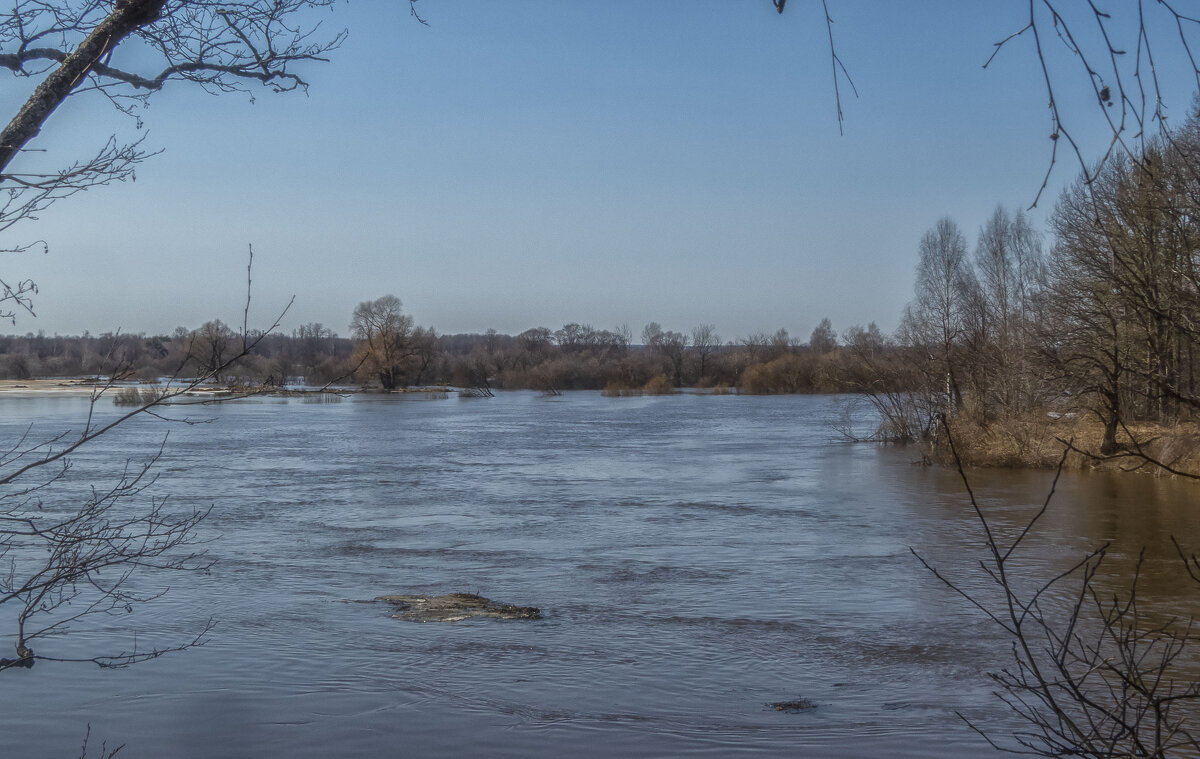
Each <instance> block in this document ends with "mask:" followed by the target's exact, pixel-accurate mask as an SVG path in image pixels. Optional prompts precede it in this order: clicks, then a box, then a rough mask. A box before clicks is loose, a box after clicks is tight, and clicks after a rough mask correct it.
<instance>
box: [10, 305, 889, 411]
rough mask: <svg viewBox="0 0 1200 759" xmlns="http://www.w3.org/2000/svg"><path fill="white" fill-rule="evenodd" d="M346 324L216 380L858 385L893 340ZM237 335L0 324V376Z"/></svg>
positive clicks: (394, 316) (208, 356) (178, 360)
mask: <svg viewBox="0 0 1200 759" xmlns="http://www.w3.org/2000/svg"><path fill="white" fill-rule="evenodd" d="M354 319H355V328H353V329H352V334H353V337H341V336H339V335H338V334H337V333H336V332H334V331H333V330H331V329H329V328H327V327H325V326H324V325H322V324H317V323H312V324H305V325H303V326H301V327H299V328H298V329H296V330H294V331H293V332H292V333H291V334H290V335H289V334H283V333H274V334H266V335H262V334H255V333H253V332H252V333H251V334H250V335H249V338H250V340H251V342H254V345H253V347H252V348H251V350H250V354H249V355H248V356H247V357H245V358H243V359H241V360H239V361H237V362H235V363H234V364H233V366H232V367H231V368H230V369H228V370H227V371H226V372H225V373H224V374H223V376H221V377H220V379H221V381H224V382H227V383H230V384H236V385H285V384H305V385H309V386H322V385H326V384H328V383H334V384H338V385H350V384H356V385H361V386H363V387H375V388H379V389H386V390H399V389H403V388H405V387H414V386H426V385H452V386H457V387H490V388H495V389H532V390H539V391H543V392H556V391H563V390H603V389H605V388H608V389H609V390H610V391H616V390H620V391H633V390H642V389H644V388H645V387H646V386H647V385H652V386H653V387H657V388H658V389H659V390H663V389H665V390H668V391H669V390H671V389H674V388H679V387H699V388H714V387H715V388H725V389H729V390H731V391H740V392H747V393H763V394H766V393H814V392H856V391H857V390H858V389H859V383H858V379H859V378H856V377H855V375H854V371H853V369H852V367H851V366H850V365H851V364H852V363H853V357H854V356H855V355H856V353H857V352H858V351H860V350H868V351H870V352H871V353H873V354H875V353H878V354H880V355H882V354H887V353H892V352H895V346H892V345H890V341H889V340H888V338H886V337H885V336H884V335H883V334H882V333H881V332H880V330H879V328H878V327H876V326H875V325H874V324H871V325H869V326H868V327H866V328H862V327H853V328H851V329H849V330H846V331H845V333H844V334H843V335H841V336H839V335H837V334H836V333H835V332H834V330H833V327H832V325H831V324H830V322H829V320H828V319H826V320H824V321H822V322H821V324H820V325H819V326H818V327H817V328H816V329H814V330H813V332H812V335H811V336H810V337H809V339H808V340H807V341H806V340H803V339H798V338H795V337H793V336H791V335H789V334H788V332H787V330H784V329H780V330H778V331H776V332H774V333H769V334H768V333H757V334H752V335H749V336H748V337H744V338H740V339H737V340H732V341H722V339H721V337H720V335H719V334H718V333H717V331H716V330H715V328H714V327H713V326H712V325H707V324H704V325H700V326H698V327H696V328H694V329H692V330H690V331H689V332H686V333H684V332H676V331H673V330H664V329H663V328H662V327H661V326H660V325H658V324H656V323H651V324H648V325H646V327H645V328H644V329H643V330H642V333H641V335H639V338H640V341H635V339H634V337H633V335H632V334H631V333H630V331H629V330H628V329H616V330H604V329H595V328H593V327H592V326H590V325H586V324H567V325H564V326H563V327H561V328H560V329H557V330H551V329H549V328H546V327H535V328H532V329H528V330H526V331H524V332H522V333H520V334H518V335H507V334H500V333H498V332H496V331H495V330H489V331H487V332H486V333H473V334H454V335H440V334H438V333H437V332H436V330H434V329H433V328H429V327H421V326H417V325H415V323H414V321H413V319H412V317H411V316H409V315H408V314H406V313H404V311H403V309H402V307H401V304H400V301H399V299H397V298H395V297H393V296H384V297H382V298H379V299H378V300H375V301H370V302H365V303H362V304H360V305H359V306H358V308H356V309H355V312H354ZM242 339H243V336H242V335H241V334H240V332H239V331H237V330H235V329H233V328H231V327H229V326H228V325H226V324H225V323H223V322H221V321H220V320H213V321H210V322H206V323H205V324H203V325H201V326H200V327H198V328H195V329H188V328H186V327H178V328H176V329H175V330H174V332H172V333H171V334H169V335H145V334H119V333H102V334H99V335H91V334H84V335H82V336H59V335H55V336H47V335H44V334H40V333H39V334H33V333H30V334H26V335H0V379H10V380H20V379H34V378H49V377H79V376H106V377H107V376H112V375H121V376H123V377H126V378H128V379H136V380H144V381H154V380H157V379H158V378H162V377H172V376H195V375H201V374H205V373H206V372H208V371H210V370H211V369H212V368H214V367H218V366H221V365H223V364H224V363H226V362H227V361H228V358H229V357H230V356H232V355H234V354H236V353H237V352H239V351H240V350H241V347H242Z"/></svg>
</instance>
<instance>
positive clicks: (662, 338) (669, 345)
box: [642, 322, 688, 387]
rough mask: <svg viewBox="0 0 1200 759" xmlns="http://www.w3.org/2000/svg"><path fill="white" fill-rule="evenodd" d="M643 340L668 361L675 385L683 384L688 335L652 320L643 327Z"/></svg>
mask: <svg viewBox="0 0 1200 759" xmlns="http://www.w3.org/2000/svg"><path fill="white" fill-rule="evenodd" d="M642 341H643V343H644V344H645V345H646V346H647V347H648V348H650V350H651V351H653V352H654V353H655V354H656V355H658V356H660V357H662V358H663V359H664V360H665V361H666V362H667V364H668V366H669V367H670V371H671V377H672V382H673V383H674V386H675V387H679V386H681V385H682V384H683V357H684V355H685V352H686V351H687V346H688V336H687V335H685V334H683V333H682V332H675V331H674V330H669V329H668V330H664V329H663V328H662V325H660V324H659V323H658V322H650V323H649V324H647V325H646V326H645V328H643V329H642Z"/></svg>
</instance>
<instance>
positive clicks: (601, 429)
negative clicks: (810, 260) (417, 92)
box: [0, 393, 1200, 759]
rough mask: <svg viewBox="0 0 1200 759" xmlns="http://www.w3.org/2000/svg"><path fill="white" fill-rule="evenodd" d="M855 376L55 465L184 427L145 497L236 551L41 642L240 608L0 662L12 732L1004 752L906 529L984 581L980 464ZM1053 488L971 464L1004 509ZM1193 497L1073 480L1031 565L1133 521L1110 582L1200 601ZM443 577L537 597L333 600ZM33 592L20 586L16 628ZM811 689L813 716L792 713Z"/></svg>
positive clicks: (268, 415)
mask: <svg viewBox="0 0 1200 759" xmlns="http://www.w3.org/2000/svg"><path fill="white" fill-rule="evenodd" d="M844 400H845V399H838V398H834V397H827V396H808V397H738V396H718V397H703V396H692V395H681V396H674V397H654V398H603V397H601V396H600V395H599V394H598V393H567V394H565V395H564V396H562V397H557V398H542V397H539V396H537V395H536V394H532V393H501V394H499V395H498V397H496V398H493V399H477V400H458V399H455V398H453V397H451V398H450V399H448V400H430V401H420V400H397V399H392V398H383V397H370V396H359V397H355V398H352V399H348V400H345V401H343V402H341V403H326V404H312V403H303V402H301V401H299V400H297V399H258V400H253V401H245V402H238V403H233V404H228V405H224V406H218V407H191V408H189V409H186V411H184V410H180V412H179V414H178V415H180V416H182V415H185V414H186V416H188V417H190V418H192V420H193V421H201V422H203V423H201V424H194V425H185V424H178V423H176V424H164V423H162V422H153V423H138V424H135V425H130V426H128V427H126V428H124V429H122V430H120V431H118V432H117V433H114V434H113V435H110V436H108V437H107V438H105V439H103V440H102V441H100V443H99V444H98V445H97V446H96V447H95V448H94V449H92V450H91V451H89V452H87V453H85V454H83V455H80V456H78V457H76V461H75V464H74V467H73V469H72V473H71V480H70V481H69V482H68V483H65V486H66V487H69V488H79V487H83V486H84V485H86V484H87V483H89V482H95V481H103V477H104V474H105V473H106V472H111V471H112V470H113V467H114V466H117V465H119V464H120V463H121V462H123V461H124V460H125V459H126V458H128V457H133V458H135V459H136V458H139V457H144V456H145V455H146V454H147V452H148V451H149V450H150V449H152V448H155V447H157V443H158V442H159V441H160V440H161V436H162V435H163V434H164V433H166V432H169V433H170V435H169V440H168V442H167V447H166V454H165V455H164V457H163V460H162V461H161V462H160V463H159V466H158V471H159V472H160V480H159V482H158V483H157V484H156V485H155V489H154V492H155V493H157V494H159V495H168V494H169V495H170V503H171V504H172V505H173V506H174V507H176V508H180V509H189V508H192V507H193V506H196V507H206V506H208V505H211V506H212V507H213V511H212V514H211V516H210V518H209V519H208V520H207V521H206V522H205V524H204V527H203V534H204V537H206V538H209V539H211V543H210V544H209V550H210V551H211V553H212V555H213V556H214V557H215V558H216V559H218V563H217V564H216V565H215V566H214V568H213V569H212V571H211V572H209V573H207V574H192V575H182V576H175V577H170V578H165V579H166V580H167V581H169V583H170V585H171V589H170V592H169V593H168V594H167V595H166V596H165V597H163V598H161V599H159V600H157V601H155V602H153V603H150V604H146V605H144V606H141V607H139V608H137V609H135V610H134V612H133V613H131V614H123V615H121V616H119V617H113V618H104V619H100V620H92V621H90V622H87V623H82V624H80V625H77V626H76V628H75V629H74V630H72V632H71V633H70V634H69V635H67V636H64V637H61V638H56V639H53V640H48V641H43V642H42V643H41V644H40V648H39V652H40V653H46V654H52V655H59V656H79V655H84V654H86V655H92V654H94V653H96V652H99V651H113V650H122V649H126V648H128V647H130V646H131V645H133V638H132V635H133V634H134V633H136V635H137V645H138V646H139V647H140V648H142V649H145V648H147V647H152V646H154V645H165V644H170V643H175V642H178V641H180V640H184V639H186V636H187V634H188V632H189V631H193V630H195V629H197V628H199V627H200V626H201V625H203V623H204V621H205V620H207V619H209V618H212V619H215V620H216V621H217V627H216V628H215V629H214V630H213V632H212V634H211V636H210V638H209V641H208V643H207V644H206V645H204V646H203V647H201V648H196V649H192V650H190V651H187V652H185V653H182V654H176V655H172V656H167V657H163V658H161V659H157V660H154V661H151V662H147V663H143V664H139V665H137V666H135V667H132V668H129V669H125V670H101V669H98V668H95V667H92V666H89V665H83V664H59V663H52V662H40V663H38V664H37V665H36V666H35V667H34V668H33V669H31V670H9V671H5V672H2V673H0V678H3V680H4V685H5V687H4V688H3V690H2V691H0V756H4V757H10V756H11V757H65V756H78V755H79V745H80V743H81V741H82V739H83V736H84V733H85V731H86V730H87V726H88V725H89V724H90V725H91V735H92V746H93V751H96V750H98V748H99V741H101V740H103V741H106V742H107V743H108V745H109V747H110V748H111V747H112V746H113V745H116V744H121V743H124V744H126V748H125V749H124V750H123V751H122V752H121V754H120V756H121V757H123V758H124V757H163V756H171V757H203V758H204V759H213V758H214V757H247V756H267V755H271V756H289V757H327V756H513V757H519V756H546V757H550V756H564V755H570V756H582V757H587V756H597V757H599V756H647V757H650V756H713V757H725V756H737V755H750V754H754V755H777V756H812V757H835V758H836V757H862V756H898V757H904V756H910V757H946V758H949V757H960V756H964V755H971V756H990V755H993V754H995V752H993V751H992V750H991V749H989V748H988V747H987V745H986V744H985V743H983V741H982V740H981V739H980V738H979V737H978V736H976V735H975V734H974V733H973V732H971V731H970V730H969V729H968V728H967V727H966V726H965V725H964V724H963V723H962V722H961V721H960V719H959V718H958V717H957V716H956V712H962V713H964V714H966V715H968V716H970V717H971V718H972V719H975V720H977V721H979V722H980V723H981V724H983V725H985V726H988V727H989V728H990V729H992V730H994V731H995V732H996V733H997V735H1003V734H1005V733H1006V732H1008V731H1011V729H1012V728H1013V727H1014V726H1015V723H1014V722H1013V720H1012V718H1011V716H1010V715H1009V714H1008V713H1007V712H1006V710H1005V709H1004V707H1003V706H1002V705H1000V704H998V702H997V701H996V700H995V698H994V697H993V696H992V695H991V692H990V685H989V683H988V681H987V679H986V672H987V671H988V670H989V669H995V668H996V667H998V666H1002V665H1003V664H1004V663H1005V662H1006V658H1005V651H1006V643H1005V641H1004V639H1003V638H1002V637H1001V636H1000V635H999V634H998V632H997V631H996V630H995V629H993V628H992V627H991V626H989V624H988V623H987V622H986V621H985V620H983V619H982V618H981V617H980V615H979V614H978V613H976V612H973V611H972V610H971V609H970V608H968V607H967V606H966V605H965V604H964V603H963V602H962V601H961V600H960V599H958V598H956V597H955V596H954V595H953V594H952V593H951V592H949V591H948V590H947V589H946V588H945V587H943V586H942V585H941V584H940V583H938V581H937V580H935V579H934V578H933V577H931V576H930V575H929V573H928V572H926V571H925V570H924V569H923V568H922V567H921V566H920V565H919V563H918V562H917V561H916V560H915V559H914V558H913V557H912V555H911V553H910V551H909V549H910V547H911V548H916V549H917V550H919V551H920V552H921V553H922V554H923V555H925V556H927V557H928V558H929V559H930V560H931V561H933V562H935V563H937V564H938V565H939V566H940V567H943V568H945V569H946V570H947V571H949V572H951V573H953V574H954V576H956V577H959V578H961V579H962V580H963V582H964V583H965V584H966V585H967V586H968V587H970V588H976V589H980V590H984V589H986V584H985V582H984V581H983V580H982V579H981V578H980V577H979V576H978V575H977V574H975V573H972V564H973V562H974V561H975V560H976V559H977V558H978V557H979V556H980V555H981V554H980V551H981V537H980V532H979V528H978V524H977V522H975V521H974V518H973V515H972V513H971V511H970V509H969V506H968V504H967V501H966V498H965V495H964V492H963V488H962V486H961V483H960V482H959V481H958V478H957V475H956V474H955V473H954V472H950V471H948V470H944V469H929V468H923V467H920V466H915V465H913V463H912V459H913V458H915V456H913V455H912V454H910V453H909V452H907V451H905V450H903V449H891V448H880V447H877V446H873V445H863V444H848V443H846V442H844V441H843V440H842V439H841V438H840V436H839V435H838V434H837V433H836V432H834V431H833V429H832V426H831V422H833V421H836V420H837V419H838V418H839V415H840V411H839V408H838V406H839V404H840V403H841V402H843V401H844ZM101 411H103V412H104V413H112V410H111V409H109V408H107V407H105V408H102V409H101ZM85 413H86V403H85V402H84V401H83V400H82V399H79V398H45V399H38V398H4V399H0V433H3V435H4V436H5V437H6V438H7V439H12V438H13V436H14V435H17V434H19V433H20V431H22V430H24V429H25V428H26V427H27V426H28V424H29V423H30V422H34V423H35V427H34V432H35V434H50V433H52V432H55V431H58V430H60V429H62V428H64V427H72V426H73V427H74V428H76V429H78V425H79V423H80V422H81V421H82V417H83V414H85ZM858 421H859V423H860V424H862V425H867V424H869V419H867V418H866V417H859V419H858ZM1049 480H1050V475H1049V474H1048V473H1045V472H1011V471H985V472H975V473H972V484H973V485H974V486H975V488H976V491H977V492H978V494H979V497H980V502H981V504H983V506H984V507H985V508H986V509H988V513H989V514H991V515H992V517H993V519H994V523H995V524H996V526H997V529H999V530H1001V531H1002V532H1004V531H1008V532H1011V531H1012V530H1015V529H1016V528H1017V527H1018V526H1019V525H1020V524H1021V520H1022V519H1023V518H1025V516H1026V515H1028V513H1029V510H1030V509H1031V508H1033V507H1034V506H1035V505H1036V504H1039V503H1040V502H1041V500H1042V498H1043V497H1044V495H1045V492H1046V489H1047V487H1048V485H1049ZM1198 494H1200V490H1197V489H1196V486H1194V485H1191V484H1188V483H1179V482H1170V481H1163V480H1155V479H1152V478H1149V477H1138V476H1129V475H1119V474H1099V475H1096V474H1092V475H1089V474H1078V473H1071V474H1068V475H1066V476H1064V478H1063V480H1062V481H1061V482H1060V483H1059V493H1058V495H1057V497H1056V498H1055V499H1054V501H1053V503H1052V506H1051V509H1050V511H1049V513H1048V514H1047V516H1046V518H1045V519H1044V521H1043V524H1042V525H1041V526H1040V527H1039V529H1038V530H1037V531H1036V532H1035V533H1034V535H1033V536H1032V537H1031V540H1030V543H1029V550H1028V551H1027V552H1026V553H1025V554H1024V556H1025V558H1023V559H1022V563H1021V568H1022V571H1023V572H1024V573H1026V574H1024V575H1023V576H1027V577H1039V576H1043V575H1044V574H1045V573H1047V572H1050V571H1052V570H1053V569H1055V568H1056V567H1062V566H1064V565H1065V564H1066V563H1068V562H1070V561H1072V560H1074V559H1075V558H1077V557H1078V556H1079V555H1080V554H1081V552H1083V551H1085V550H1087V549H1088V548H1089V547H1091V546H1094V545H1096V544H1098V543H1100V542H1103V541H1113V547H1112V549H1111V559H1110V561H1109V562H1108V563H1107V564H1106V569H1105V570H1104V573H1103V574H1102V577H1101V579H1102V581H1104V582H1110V583H1111V584H1112V585H1113V586H1114V587H1117V586H1119V585H1120V584H1121V582H1122V581H1123V578H1124V577H1125V576H1126V574H1127V572H1128V568H1129V567H1130V566H1131V565H1132V562H1133V560H1134V557H1136V555H1137V553H1138V551H1139V549H1140V548H1141V547H1142V546H1143V545H1146V546H1148V549H1147V551H1148V553H1147V560H1146V570H1145V572H1144V578H1143V584H1142V592H1143V599H1144V601H1145V602H1146V604H1147V605H1151V606H1153V607H1154V608H1155V609H1158V610H1160V611H1162V612H1163V613H1174V614H1181V615H1185V616H1186V615H1191V614H1194V613H1196V611H1197V601H1198V599H1200V592H1197V589H1196V588H1195V587H1192V586H1189V585H1187V584H1184V583H1181V582H1180V581H1179V579H1178V572H1177V571H1175V570H1177V565H1176V563H1175V560H1174V559H1173V558H1172V557H1171V555H1170V550H1173V549H1169V543H1168V542H1167V537H1168V536H1169V535H1176V536H1178V537H1179V538H1180V539H1181V540H1182V541H1183V542H1184V543H1185V544H1189V545H1192V546H1194V547H1195V548H1196V549H1197V550H1200V511H1198V510H1197V508H1196V507H1197V495H1198ZM159 579H161V578H159ZM151 586H152V582H149V581H148V582H147V588H149V587H151ZM453 592H465V593H478V594H480V595H483V596H486V597H487V598H490V599H494V600H496V601H498V602H501V603H507V604H516V605H521V606H536V607H539V608H540V609H541V610H542V614H543V618H542V619H541V620H537V621H519V622H517V621H505V620H495V619H469V620H464V621H461V622H454V623H449V624H409V623H405V622H402V621H398V620H395V619H392V618H391V617H390V615H389V613H388V612H387V609H386V608H384V607H383V606H381V605H374V604H347V603H344V601H345V600H348V599H371V598H374V597H376V596H379V595H384V594H444V593H453ZM11 616H12V611H11V609H7V608H5V607H3V606H0V624H2V625H4V626H3V627H0V633H2V632H6V631H7V630H8V629H10V628H9V626H8V625H9V624H10V622H11ZM0 646H3V648H4V649H6V650H7V649H9V648H11V641H9V640H8V639H5V640H4V641H3V642H0ZM800 699H807V700H809V701H812V702H813V703H815V704H816V708H815V709H805V710H802V711H798V712H797V711H790V712H789V711H778V710H776V709H773V708H771V707H770V706H769V704H771V703H775V702H791V701H798V700H800ZM996 755H999V754H996Z"/></svg>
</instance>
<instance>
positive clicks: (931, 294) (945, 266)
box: [901, 218, 975, 409]
mask: <svg viewBox="0 0 1200 759" xmlns="http://www.w3.org/2000/svg"><path fill="white" fill-rule="evenodd" d="M974 286H975V284H974V274H973V272H972V271H971V269H970V266H969V263H968V261H967V241H966V238H965V237H963V234H962V232H961V231H959V228H958V225H957V224H955V223H954V221H953V220H952V219H950V218H943V219H940V220H939V221H938V223H937V225H936V226H935V227H934V228H933V229H931V230H929V231H928V232H926V233H925V235H924V237H922V238H921V245H920V262H919V263H918V264H917V282H916V296H917V297H916V300H915V301H914V302H913V304H912V305H911V306H909V308H908V309H907V310H906V312H905V315H904V321H903V323H902V324H901V332H902V333H903V334H904V337H905V341H906V342H907V343H908V344H909V345H911V346H913V347H915V348H919V349H921V350H922V351H924V352H925V357H926V358H927V359H928V368H927V370H926V371H927V373H928V374H929V376H930V379H931V381H932V382H933V383H935V384H942V385H944V386H943V387H942V388H941V389H940V392H941V393H942V394H943V397H944V398H945V402H946V403H947V404H952V405H953V408H955V409H957V408H961V406H962V403H963V388H962V374H963V361H962V346H963V342H964V338H965V336H966V335H967V332H968V323H969V315H968V310H969V302H970V294H971V292H972V290H973V288H974ZM930 389H931V390H932V389H933V388H932V387H931V388H930Z"/></svg>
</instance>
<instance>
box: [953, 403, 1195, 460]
mask: <svg viewBox="0 0 1200 759" xmlns="http://www.w3.org/2000/svg"><path fill="white" fill-rule="evenodd" d="M952 432H953V434H954V444H955V448H956V449H957V450H958V454H959V456H960V458H961V459H962V461H963V463H964V464H966V465H967V466H978V467H1023V468H1053V467H1055V466H1057V465H1058V462H1059V460H1060V459H1061V458H1062V455H1063V451H1064V450H1065V449H1066V448H1067V447H1068V445H1067V444H1068V443H1069V445H1070V448H1071V449H1072V450H1071V452H1070V453H1068V454H1067V459H1066V466H1067V467H1068V468H1071V469H1113V470H1116V469H1121V470H1128V471H1140V472H1145V473H1149V474H1154V475H1158V476H1172V475H1173V474H1174V473H1178V472H1187V473H1193V474H1200V426H1198V425H1197V424H1196V423H1194V422H1186V423H1181V424H1178V425H1172V426H1169V427H1165V426H1162V425H1154V424H1144V423H1137V424H1130V425H1128V427H1127V429H1124V430H1121V431H1120V432H1119V433H1118V435H1117V444H1118V446H1120V448H1121V450H1120V452H1119V453H1117V454H1116V455H1115V456H1100V454H1099V451H1100V445H1101V442H1102V441H1103V439H1104V426H1103V425H1102V424H1101V423H1100V421H1099V420H1098V419H1097V418H1096V417H1095V416H1094V415H1091V414H1084V413H1080V414H1074V415H1062V416H1059V417H1057V418H1055V417H1052V416H1051V415H1049V414H1047V413H1045V412H1036V413H1035V412H1031V413H1029V414H1026V415H1023V416H1020V417H1010V418H1005V419H996V420H991V421H990V422H989V423H988V424H986V425H984V424H981V423H979V421H978V420H974V419H971V418H969V415H963V416H960V417H959V418H958V419H956V420H955V422H954V425H953V428H952ZM942 442H944V441H942ZM937 448H938V450H939V451H942V452H943V453H944V456H945V457H949V455H950V454H949V447H948V446H946V445H938V446H937ZM1155 462H1158V463H1155ZM1160 464H1162V465H1164V466H1160ZM1172 470H1174V472H1173V471H1172Z"/></svg>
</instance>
